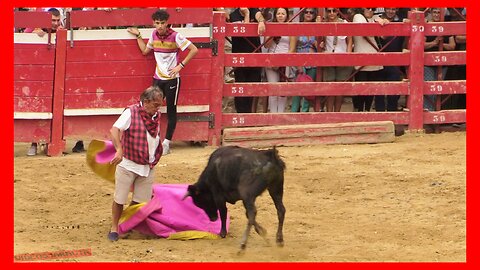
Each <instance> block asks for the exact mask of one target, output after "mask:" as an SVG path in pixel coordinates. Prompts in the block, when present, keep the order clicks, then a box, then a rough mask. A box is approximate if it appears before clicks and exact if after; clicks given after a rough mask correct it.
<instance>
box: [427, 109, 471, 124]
mask: <svg viewBox="0 0 480 270" xmlns="http://www.w3.org/2000/svg"><path fill="white" fill-rule="evenodd" d="M423 122H424V123H425V124H449V123H466V122H467V110H445V111H435V112H423Z"/></svg>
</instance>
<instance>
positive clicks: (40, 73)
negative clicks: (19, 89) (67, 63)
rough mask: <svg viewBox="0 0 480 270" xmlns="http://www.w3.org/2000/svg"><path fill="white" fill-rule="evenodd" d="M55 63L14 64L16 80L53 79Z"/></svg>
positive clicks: (14, 78)
mask: <svg viewBox="0 0 480 270" xmlns="http://www.w3.org/2000/svg"><path fill="white" fill-rule="evenodd" d="M53 71H54V67H53V65H14V66H13V80H14V81H53Z"/></svg>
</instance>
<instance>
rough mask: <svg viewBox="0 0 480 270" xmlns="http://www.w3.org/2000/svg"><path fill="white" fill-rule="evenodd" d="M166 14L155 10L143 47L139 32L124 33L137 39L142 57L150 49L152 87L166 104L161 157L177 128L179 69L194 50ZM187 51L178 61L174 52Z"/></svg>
mask: <svg viewBox="0 0 480 270" xmlns="http://www.w3.org/2000/svg"><path fill="white" fill-rule="evenodd" d="M169 17H170V15H169V14H168V12H167V11H165V10H162V9H160V10H158V11H156V12H154V13H153V14H152V20H153V25H154V26H155V30H154V31H153V32H152V35H151V36H150V38H149V40H148V42H147V44H145V42H144V41H143V39H142V35H141V33H140V31H139V30H138V29H137V28H135V27H129V28H128V29H127V31H128V32H129V33H130V34H132V35H135V36H136V37H137V43H138V47H139V48H140V50H141V51H142V54H143V55H147V54H148V53H149V52H150V51H151V50H153V52H154V55H155V61H156V62H157V65H156V67H155V73H154V75H153V85H154V86H158V87H159V88H160V89H162V91H163V94H164V97H165V99H166V101H167V117H168V126H167V132H166V134H165V139H164V140H163V143H162V145H163V155H167V154H169V153H170V141H171V140H172V137H173V133H174V131H175V127H176V126H177V102H178V94H179V91H180V74H179V73H180V70H182V69H183V68H185V66H186V65H187V64H188V62H189V61H190V60H191V59H192V58H193V57H194V56H195V55H196V54H197V52H198V48H197V47H196V46H195V45H194V44H193V43H192V42H191V41H189V40H188V39H186V38H185V37H184V36H183V35H182V34H180V33H178V32H175V31H174V30H172V29H171V28H170V24H168V18H169ZM179 49H180V50H182V51H184V50H186V49H188V50H189V52H188V54H187V56H186V57H185V59H183V60H182V61H178V60H179V57H178V50H179Z"/></svg>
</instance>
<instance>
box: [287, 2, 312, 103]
mask: <svg viewBox="0 0 480 270" xmlns="http://www.w3.org/2000/svg"><path fill="white" fill-rule="evenodd" d="M316 17H317V10H316V9H315V8H305V9H304V10H303V12H302V13H301V15H300V22H306V23H308V22H315V19H316ZM294 44H295V47H296V52H297V53H316V52H317V39H316V36H296V37H295V43H294ZM297 69H298V71H297V72H298V73H305V74H307V75H308V76H310V77H311V78H312V79H313V80H314V81H315V78H316V77H317V68H316V67H314V66H305V67H298V68H297ZM300 104H301V108H300ZM300 110H301V111H302V112H308V111H309V110H310V103H309V102H308V100H307V99H306V98H303V97H299V96H294V97H292V109H291V111H292V112H299V111H300Z"/></svg>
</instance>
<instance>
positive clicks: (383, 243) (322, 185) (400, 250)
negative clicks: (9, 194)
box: [14, 132, 466, 262]
mask: <svg viewBox="0 0 480 270" xmlns="http://www.w3.org/2000/svg"><path fill="white" fill-rule="evenodd" d="M72 144H73V142H68V148H67V150H68V152H69V153H68V154H66V155H64V156H62V157H47V156H45V155H43V154H40V155H37V156H35V157H27V156H25V154H26V151H27V148H28V144H21V143H16V144H15V145H14V147H15V163H14V165H15V168H14V178H15V179H14V182H15V183H14V196H15V197H14V203H15V210H14V218H15V224H14V230H15V231H14V254H17V255H18V254H22V253H35V252H49V251H58V250H75V249H85V248H91V251H92V256H85V257H78V258H73V259H62V260H63V261H82V262H83V261H96V262H98V261H168V262H173V261H208V262H224V261H234V262H237V261H238V262H243V261H267V262H273V261H296V262H303V261H314V262H331V261H336V262H347V261H348V262H355V261H375V262H378V261H381V262H385V261H388V262H390V261H395V262H397V261H407V262H411V261H421V262H425V261H428V262H435V261H442V262H464V261H465V260H466V212H465V211H466V206H465V203H466V197H465V196H466V195H465V194H466V132H447V133H441V134H406V135H404V136H400V137H397V138H396V141H395V142H394V143H387V144H370V145H315V146H306V147H280V148H279V151H280V154H281V155H282V156H283V158H284V160H285V162H286V164H287V171H286V183H285V197H284V203H285V206H286V208H287V214H286V220H285V227H284V238H285V247H283V248H278V247H276V246H275V244H274V243H275V240H274V235H275V231H276V226H277V217H276V211H275V208H274V206H273V203H272V202H271V199H270V197H269V196H268V193H265V194H263V195H262V196H261V197H259V198H258V199H257V207H258V215H257V221H258V222H259V223H260V224H262V225H263V226H264V227H265V228H266V229H267V231H268V238H269V239H270V244H268V243H267V242H265V241H264V240H263V239H262V238H261V237H260V236H258V235H257V234H255V232H254V231H253V230H252V233H251V235H250V238H249V242H248V247H247V250H246V253H245V254H244V255H243V256H238V255H237V251H238V248H239V241H240V237H241V234H242V232H243V230H244V229H245V225H246V221H247V220H246V218H245V212H244V209H243V206H242V204H241V203H240V202H238V203H237V204H235V205H229V206H228V207H229V211H230V214H231V219H232V221H231V226H230V231H229V233H228V235H227V238H225V239H221V240H190V241H179V240H166V239H157V238H152V237H145V236H142V235H140V234H139V233H131V234H129V235H127V236H126V237H125V238H123V239H120V240H119V241H118V242H116V243H111V242H109V241H108V240H107V238H106V235H107V232H108V230H109V226H110V214H111V213H110V211H111V210H110V206H111V201H112V196H113V184H112V183H110V182H107V181H105V180H102V179H100V178H99V177H97V176H96V175H94V174H93V173H92V172H91V171H90V170H89V168H88V167H87V165H86V163H85V153H73V154H72V153H71V152H70V149H71V148H72ZM86 144H88V142H86ZM214 149H215V148H213V147H205V148H202V147H192V146H187V145H184V144H175V145H174V146H173V153H172V154H170V155H168V156H165V157H163V158H162V159H161V160H160V163H159V167H158V170H157V175H156V182H158V183H193V182H195V181H196V180H197V177H198V176H199V174H200V172H201V170H202V169H203V167H204V166H205V164H206V162H207V158H208V156H209V154H210V153H211V152H212V151H213V150H214Z"/></svg>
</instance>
